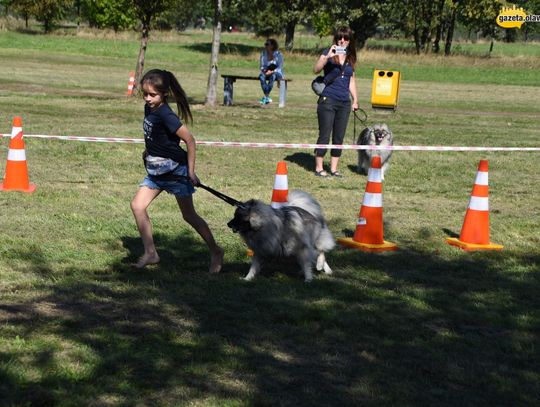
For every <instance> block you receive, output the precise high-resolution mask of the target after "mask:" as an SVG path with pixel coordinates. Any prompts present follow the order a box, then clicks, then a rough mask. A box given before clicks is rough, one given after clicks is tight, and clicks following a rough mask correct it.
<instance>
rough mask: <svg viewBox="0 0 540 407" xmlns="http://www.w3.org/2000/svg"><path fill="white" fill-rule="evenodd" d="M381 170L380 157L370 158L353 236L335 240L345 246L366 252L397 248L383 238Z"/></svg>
mask: <svg viewBox="0 0 540 407" xmlns="http://www.w3.org/2000/svg"><path fill="white" fill-rule="evenodd" d="M381 177H382V170H381V157H379V156H374V157H373V158H372V159H371V167H370V168H369V171H368V182H367V185H366V192H365V194H364V200H363V202H362V206H361V208H360V214H359V215H358V220H357V222H356V230H355V232H354V236H353V237H352V238H350V237H342V238H339V239H338V240H337V242H338V243H339V244H340V245H342V246H346V247H351V248H353V249H358V250H362V251H366V252H385V251H389V250H397V245H396V244H394V243H391V242H387V241H385V240H384V238H383V234H384V233H383V204H382V179H381Z"/></svg>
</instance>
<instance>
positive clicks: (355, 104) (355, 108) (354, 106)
mask: <svg viewBox="0 0 540 407" xmlns="http://www.w3.org/2000/svg"><path fill="white" fill-rule="evenodd" d="M352 110H353V112H356V111H357V110H358V102H353V103H352Z"/></svg>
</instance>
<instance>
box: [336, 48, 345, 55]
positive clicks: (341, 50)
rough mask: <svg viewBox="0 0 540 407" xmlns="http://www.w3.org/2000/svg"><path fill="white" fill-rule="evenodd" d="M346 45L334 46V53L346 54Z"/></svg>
mask: <svg viewBox="0 0 540 407" xmlns="http://www.w3.org/2000/svg"><path fill="white" fill-rule="evenodd" d="M346 54H347V47H336V55H346Z"/></svg>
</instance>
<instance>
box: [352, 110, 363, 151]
mask: <svg viewBox="0 0 540 407" xmlns="http://www.w3.org/2000/svg"><path fill="white" fill-rule="evenodd" d="M358 111H360V112H362V114H363V116H364V118H363V119H361V118H360V117H358V113H357V112H358ZM353 113H354V119H353V141H352V144H356V121H357V120H358V121H359V122H360V123H362V124H363V125H364V126H365V125H366V122H367V113H366V111H365V110H364V109H361V108H358V110H353Z"/></svg>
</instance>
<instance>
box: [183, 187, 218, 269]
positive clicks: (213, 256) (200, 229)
mask: <svg viewBox="0 0 540 407" xmlns="http://www.w3.org/2000/svg"><path fill="white" fill-rule="evenodd" d="M176 201H177V202H178V206H179V207H180V211H181V212H182V216H183V218H184V220H185V221H186V222H187V223H189V224H190V225H191V226H192V227H193V229H195V230H196V231H197V233H199V235H201V237H202V238H203V240H204V241H205V242H206V244H207V245H208V248H209V249H210V269H209V271H210V273H219V272H220V271H221V267H222V266H223V249H222V248H221V247H219V246H218V245H217V243H216V241H215V240H214V235H212V232H211V231H210V228H209V227H208V224H207V223H206V222H205V220H204V219H203V218H201V217H200V216H199V214H198V213H197V212H196V211H195V207H194V206H193V198H192V197H191V196H189V197H184V198H180V197H176Z"/></svg>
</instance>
